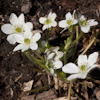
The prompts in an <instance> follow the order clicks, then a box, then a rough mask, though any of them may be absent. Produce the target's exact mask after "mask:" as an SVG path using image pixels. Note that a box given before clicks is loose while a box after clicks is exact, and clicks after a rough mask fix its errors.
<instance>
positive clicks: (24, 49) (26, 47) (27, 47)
mask: <svg viewBox="0 0 100 100" xmlns="http://www.w3.org/2000/svg"><path fill="white" fill-rule="evenodd" d="M28 49H29V45H25V48H22V50H21V51H22V52H24V51H26V50H28Z"/></svg>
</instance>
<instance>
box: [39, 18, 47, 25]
mask: <svg viewBox="0 0 100 100" xmlns="http://www.w3.org/2000/svg"><path fill="white" fill-rule="evenodd" d="M46 19H47V18H46V17H40V18H39V22H40V23H41V24H44V23H45V21H46Z"/></svg>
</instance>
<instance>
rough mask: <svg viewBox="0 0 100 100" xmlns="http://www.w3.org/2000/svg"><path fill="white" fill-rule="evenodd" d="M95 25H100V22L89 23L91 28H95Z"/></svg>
mask: <svg viewBox="0 0 100 100" xmlns="http://www.w3.org/2000/svg"><path fill="white" fill-rule="evenodd" d="M95 25H98V22H96V21H95V22H90V23H89V26H95Z"/></svg>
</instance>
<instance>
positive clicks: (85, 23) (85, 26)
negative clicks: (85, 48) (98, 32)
mask: <svg viewBox="0 0 100 100" xmlns="http://www.w3.org/2000/svg"><path fill="white" fill-rule="evenodd" d="M79 25H80V27H81V30H82V31H83V32H84V33H88V31H89V30H90V27H91V26H95V25H98V22H97V21H95V19H90V20H86V18H85V17H84V16H83V15H79Z"/></svg>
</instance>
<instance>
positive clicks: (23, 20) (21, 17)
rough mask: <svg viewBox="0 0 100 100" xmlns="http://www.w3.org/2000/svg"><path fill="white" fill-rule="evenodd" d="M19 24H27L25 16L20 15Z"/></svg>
mask: <svg viewBox="0 0 100 100" xmlns="http://www.w3.org/2000/svg"><path fill="white" fill-rule="evenodd" d="M18 24H22V25H23V24H25V19H24V14H23V13H22V14H20V15H19V17H18Z"/></svg>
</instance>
